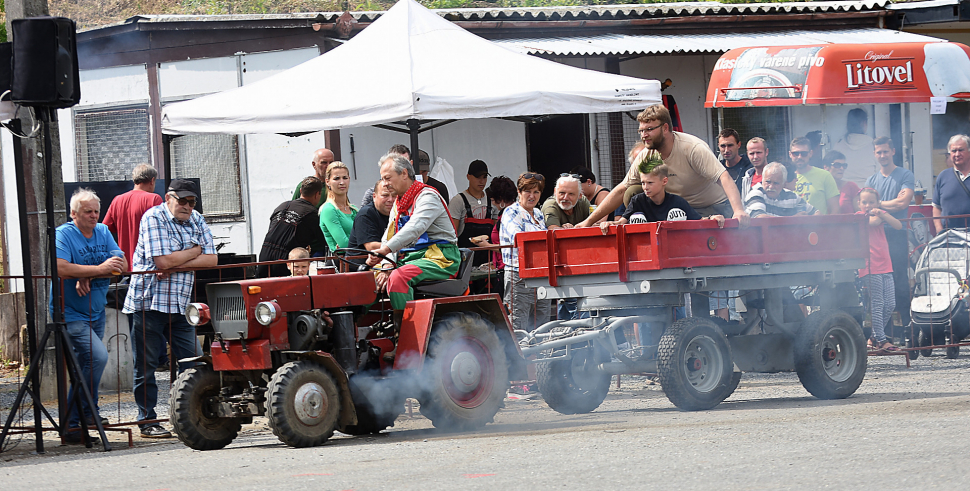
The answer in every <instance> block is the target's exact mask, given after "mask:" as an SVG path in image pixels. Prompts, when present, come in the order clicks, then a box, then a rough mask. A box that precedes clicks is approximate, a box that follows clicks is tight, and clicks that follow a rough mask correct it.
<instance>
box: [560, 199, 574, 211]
mask: <svg viewBox="0 0 970 491" xmlns="http://www.w3.org/2000/svg"><path fill="white" fill-rule="evenodd" d="M556 203H558V204H559V207H560V208H562V211H569V210H572V209H573V208H575V207H576V203H569V202H562V201H559V200H556Z"/></svg>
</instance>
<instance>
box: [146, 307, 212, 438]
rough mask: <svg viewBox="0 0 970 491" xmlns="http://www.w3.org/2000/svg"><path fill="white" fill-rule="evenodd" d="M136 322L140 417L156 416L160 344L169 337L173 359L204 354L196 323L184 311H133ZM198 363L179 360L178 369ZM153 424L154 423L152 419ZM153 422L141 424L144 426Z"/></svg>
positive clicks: (184, 368)
mask: <svg viewBox="0 0 970 491" xmlns="http://www.w3.org/2000/svg"><path fill="white" fill-rule="evenodd" d="M133 316H134V318H135V322H134V324H133V326H132V330H131V344H132V353H133V355H134V356H133V358H134V364H135V388H134V391H135V404H136V405H137V406H138V421H144V420H149V419H157V418H158V415H157V414H155V404H156V403H157V402H158V386H157V385H156V384H155V368H157V367H158V357H159V349H160V348H159V347H160V346H165V341H166V340H168V343H169V345H171V347H172V358H174V360H173V362H174V361H177V360H181V359H183V358H190V357H193V356H199V355H201V354H202V348H201V346H199V342H198V340H197V339H196V337H195V327H194V326H192V325H191V324H189V323H188V321H186V320H185V316H184V315H182V314H165V313H162V312H158V311H156V310H143V311H140V312H135V313H134V314H133ZM194 365H195V364H186V363H179V364H178V370H179V373H182V372H184V371H185V370H186V369H187V368H191V367H192V366H194ZM152 424H154V423H152ZM152 424H142V425H138V426H140V427H142V428H145V427H146V426H151V425H152Z"/></svg>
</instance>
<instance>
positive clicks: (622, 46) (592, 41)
mask: <svg viewBox="0 0 970 491" xmlns="http://www.w3.org/2000/svg"><path fill="white" fill-rule="evenodd" d="M492 41H493V42H496V43H498V44H501V45H502V46H505V47H506V48H509V49H512V50H514V51H519V52H523V53H528V54H539V55H554V56H624V55H646V54H659V53H725V52H727V51H729V50H732V49H734V48H742V47H745V46H785V45H801V44H828V43H904V42H933V41H942V40H941V39H938V38H934V37H930V36H923V35H920V34H913V33H908V32H902V31H893V30H890V29H878V28H863V29H841V30H831V31H808V30H795V31H778V32H759V33H723V34H670V35H665V34H641V35H628V34H602V35H597V36H578V37H542V38H519V39H493V40H492Z"/></svg>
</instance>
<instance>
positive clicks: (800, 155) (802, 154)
mask: <svg viewBox="0 0 970 491" xmlns="http://www.w3.org/2000/svg"><path fill="white" fill-rule="evenodd" d="M789 152H791V155H792V157H802V156H805V155H808V150H800V151H797V152H796V151H795V150H789Z"/></svg>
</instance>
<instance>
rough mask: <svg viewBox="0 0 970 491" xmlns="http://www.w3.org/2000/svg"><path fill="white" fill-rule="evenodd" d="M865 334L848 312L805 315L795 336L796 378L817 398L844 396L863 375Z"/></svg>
mask: <svg viewBox="0 0 970 491" xmlns="http://www.w3.org/2000/svg"><path fill="white" fill-rule="evenodd" d="M865 339H866V338H865V335H863V334H862V328H861V327H859V323H857V322H856V321H855V319H853V318H852V316H850V315H849V314H846V313H845V312H842V311H841V310H820V311H818V312H815V313H813V314H811V315H809V316H808V319H806V320H805V323H804V324H802V328H801V329H800V330H799V331H798V334H797V335H796V336H795V345H794V351H795V371H796V372H797V373H798V379H799V380H801V382H802V386H803V387H805V389H806V390H808V391H809V392H810V393H811V394H812V395H813V396H815V397H818V398H819V399H844V398H846V397H849V396H850V395H852V394H853V393H854V392H855V391H856V389H858V388H859V386H860V385H862V379H864V378H865V376H866V364H867V363H868V356H866V343H865Z"/></svg>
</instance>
